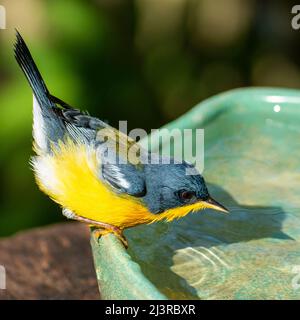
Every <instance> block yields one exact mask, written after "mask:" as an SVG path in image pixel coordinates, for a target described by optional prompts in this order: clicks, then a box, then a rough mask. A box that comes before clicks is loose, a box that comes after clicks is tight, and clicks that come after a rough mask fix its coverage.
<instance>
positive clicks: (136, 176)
mask: <svg viewBox="0 0 300 320" xmlns="http://www.w3.org/2000/svg"><path fill="white" fill-rule="evenodd" d="M14 53H15V58H16V60H17V62H18V64H19V66H20V67H21V69H22V70H23V72H24V74H25V76H26V78H27V80H28V82H29V84H30V86H31V89H32V91H33V149H34V152H35V156H34V157H33V158H32V159H31V164H32V167H33V171H34V174H35V178H36V182H37V184H38V186H39V188H40V189H41V190H42V191H43V192H44V193H45V194H47V195H48V196H49V197H50V198H51V199H53V200H54V201H55V202H56V203H58V204H59V205H60V206H61V207H62V212H63V215H64V216H66V217H67V218H69V219H73V220H78V221H81V222H84V223H87V224H89V225H91V226H93V227H94V228H95V230H94V232H95V233H96V236H97V237H98V238H99V237H100V236H102V235H105V234H107V233H113V234H115V235H116V236H117V237H118V238H119V239H120V241H121V242H122V243H123V244H124V246H125V247H126V248H127V247H128V243H127V240H126V238H125V236H124V235H123V230H124V229H126V228H129V227H134V226H137V225H140V224H149V223H153V222H156V221H162V220H166V221H172V220H173V219H178V218H181V217H184V216H185V215H187V214H188V213H190V212H193V211H199V210H202V209H205V208H211V209H215V210H219V211H222V212H228V210H227V209H226V208H225V207H224V206H222V205H221V204H219V203H218V202H217V201H215V200H213V199H212V198H211V197H210V195H209V193H208V190H207V187H206V184H205V181H204V179H203V177H202V176H201V175H200V173H199V172H198V171H196V172H197V174H193V175H188V174H186V172H187V169H193V170H196V169H195V167H194V166H193V165H192V164H190V163H187V162H182V163H176V161H174V159H173V158H171V157H170V158H169V160H170V161H169V163H167V164H166V163H165V161H162V160H163V157H162V156H160V155H158V154H157V155H156V159H158V161H156V162H155V163H154V164H152V163H151V162H148V163H147V161H142V159H144V158H145V157H146V158H147V157H148V158H149V157H150V152H148V151H147V152H145V151H141V147H140V146H139V144H138V143H137V142H136V141H135V140H133V139H131V138H130V137H128V136H127V135H125V134H124V133H121V132H120V131H118V130H117V129H114V128H113V127H111V126H109V125H108V124H107V123H105V122H103V121H101V120H99V119H98V118H95V117H92V116H90V115H89V114H87V113H85V112H81V111H80V110H78V109H75V108H73V107H71V106H70V105H69V104H67V103H65V102H64V101H62V100H61V99H59V98H56V97H55V96H53V95H51V94H50V92H49V91H48V89H47V87H46V85H45V82H44V80H43V78H42V76H41V74H40V72H39V70H38V68H37V66H36V64H35V62H34V60H33V58H32V56H31V54H30V52H29V50H28V48H27V46H26V44H25V42H24V40H23V38H22V37H21V35H20V34H19V32H18V31H16V42H15V45H14ZM103 131H105V135H106V136H111V137H112V139H111V141H112V142H115V144H116V145H117V147H118V148H117V150H116V152H115V153H116V158H117V161H110V160H109V159H110V157H109V156H107V153H109V151H110V148H112V149H113V143H110V144H109V143H108V144H105V143H103V140H102V138H100V137H101V136H102V135H101V134H100V135H99V133H101V132H103ZM129 150H131V151H132V150H133V152H134V153H135V154H136V155H137V159H138V160H137V161H121V160H124V158H126V157H127V160H128V157H129ZM112 154H113V152H112ZM151 156H152V157H153V154H151ZM112 158H113V157H112ZM144 160H145V159H144Z"/></svg>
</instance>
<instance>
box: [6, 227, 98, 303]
mask: <svg viewBox="0 0 300 320" xmlns="http://www.w3.org/2000/svg"><path fill="white" fill-rule="evenodd" d="M0 265H2V266H4V267H5V269H6V290H0V299H99V298H100V295H99V291H98V287H97V280H96V274H95V270H94V265H93V258H92V253H91V248H90V243H89V230H88V228H87V226H85V225H83V224H79V223H75V222H67V223H61V224H56V225H53V226H49V227H43V228H39V229H34V230H30V231H26V232H22V233H19V234H17V235H15V236H12V237H9V238H4V239H0Z"/></svg>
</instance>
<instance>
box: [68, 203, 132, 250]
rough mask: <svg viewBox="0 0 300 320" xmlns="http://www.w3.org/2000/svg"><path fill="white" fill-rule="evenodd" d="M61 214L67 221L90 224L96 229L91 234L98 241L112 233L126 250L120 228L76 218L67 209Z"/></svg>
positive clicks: (126, 244) (76, 216)
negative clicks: (72, 220)
mask: <svg viewBox="0 0 300 320" xmlns="http://www.w3.org/2000/svg"><path fill="white" fill-rule="evenodd" d="M63 214H64V215H65V216H66V217H67V218H69V219H74V220H77V221H80V222H84V223H87V224H90V225H92V226H93V227H96V228H97V229H95V230H93V234H94V235H95V236H96V238H97V239H99V238H100V237H101V236H103V235H105V234H108V233H113V234H114V235H115V236H116V237H117V238H118V239H119V240H120V241H121V242H122V244H123V245H124V247H125V248H126V249H127V248H128V242H127V239H126V238H125V236H124V235H123V231H122V230H121V229H120V228H118V227H116V226H113V225H111V224H108V223H104V222H99V221H96V220H92V219H88V218H84V217H81V216H78V215H76V214H75V213H73V212H72V211H70V210H68V209H64V210H63Z"/></svg>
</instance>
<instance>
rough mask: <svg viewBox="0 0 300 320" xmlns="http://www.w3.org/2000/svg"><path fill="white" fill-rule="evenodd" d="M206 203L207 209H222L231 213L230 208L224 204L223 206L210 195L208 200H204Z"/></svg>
mask: <svg viewBox="0 0 300 320" xmlns="http://www.w3.org/2000/svg"><path fill="white" fill-rule="evenodd" d="M202 202H203V203H204V205H205V208H207V209H214V210H217V211H221V212H224V213H229V210H227V209H226V208H225V207H224V206H222V205H221V204H220V203H219V202H217V201H216V200H214V199H213V198H211V197H209V198H208V199H207V200H205V201H202Z"/></svg>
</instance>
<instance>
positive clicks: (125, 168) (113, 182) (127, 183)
mask: <svg viewBox="0 0 300 320" xmlns="http://www.w3.org/2000/svg"><path fill="white" fill-rule="evenodd" d="M101 170H102V178H103V179H104V180H105V181H106V182H107V183H108V184H109V185H110V186H111V187H113V188H114V189H115V190H116V191H117V192H118V193H126V194H128V195H130V196H134V197H138V198H139V197H143V196H145V194H146V184H145V179H144V175H143V171H141V170H139V169H137V168H136V167H135V166H134V165H131V164H108V163H107V164H102V165H101Z"/></svg>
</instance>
